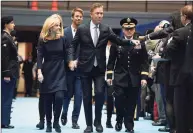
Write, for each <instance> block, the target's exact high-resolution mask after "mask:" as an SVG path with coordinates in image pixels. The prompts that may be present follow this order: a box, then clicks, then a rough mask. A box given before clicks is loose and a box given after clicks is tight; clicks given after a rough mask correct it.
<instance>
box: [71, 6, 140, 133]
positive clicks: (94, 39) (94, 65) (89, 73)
mask: <svg viewBox="0 0 193 133" xmlns="http://www.w3.org/2000/svg"><path fill="white" fill-rule="evenodd" d="M90 16H91V21H90V22H89V23H88V24H83V25H80V26H79V27H78V29H77V32H76V35H75V37H74V39H73V41H72V44H71V46H70V48H71V52H72V53H71V56H72V57H71V58H73V55H74V49H76V46H77V45H78V44H80V53H79V59H78V69H79V70H80V72H82V74H83V76H81V83H82V88H83V103H84V110H85V117H86V125H87V128H86V129H85V130H84V132H85V133H90V132H93V127H92V121H93V119H92V80H93V81H94V88H95V121H94V126H95V127H96V131H97V132H103V127H102V125H101V117H102V107H103V104H104V92H105V88H104V87H105V85H104V83H105V79H104V75H105V70H106V57H105V51H106V46H107V42H108V40H110V41H111V42H113V43H117V44H121V45H128V46H130V47H131V48H133V47H134V45H135V44H137V45H138V44H139V41H138V40H137V41H134V40H124V39H121V38H119V37H118V36H117V35H115V34H114V33H113V32H112V30H111V29H110V27H109V26H106V25H103V24H101V21H102V19H103V5H102V4H100V3H94V4H93V5H92V6H91V10H90ZM69 67H70V69H71V70H73V69H74V67H75V65H74V62H73V61H70V62H69Z"/></svg>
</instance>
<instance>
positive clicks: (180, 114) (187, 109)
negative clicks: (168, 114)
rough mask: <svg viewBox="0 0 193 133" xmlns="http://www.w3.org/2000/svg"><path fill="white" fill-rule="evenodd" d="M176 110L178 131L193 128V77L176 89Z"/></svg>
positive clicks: (183, 131) (181, 132) (184, 132)
mask: <svg viewBox="0 0 193 133" xmlns="http://www.w3.org/2000/svg"><path fill="white" fill-rule="evenodd" d="M174 112H175V116H176V130H177V133H189V130H190V129H192V130H193V77H189V78H187V79H186V80H185V82H184V84H182V85H180V86H177V87H176V88H175V89H174Z"/></svg>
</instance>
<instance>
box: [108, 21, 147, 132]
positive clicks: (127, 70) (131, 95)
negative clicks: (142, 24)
mask: <svg viewBox="0 0 193 133" xmlns="http://www.w3.org/2000/svg"><path fill="white" fill-rule="evenodd" d="M120 25H121V26H122V31H123V34H124V36H123V38H125V39H131V38H134V33H135V26H136V25H137V20H136V19H134V18H124V19H122V20H121V21H120ZM115 62H116V63H115ZM115 64H116V65H115ZM148 68H149V64H148V55H147V50H146V48H145V45H141V49H130V47H128V46H115V45H113V46H112V47H111V51H110V57H109V61H108V65H107V82H108V84H113V88H114V93H113V95H114V96H115V107H116V116H117V118H116V121H117V123H116V125H115V130H116V131H120V130H121V129H122V123H123V121H124V125H125V128H126V132H129V133H134V130H133V128H134V113H135V107H136V104H137V100H138V96H139V89H140V88H141V86H146V85H147V81H146V80H147V77H148ZM113 71H114V80H113V81H112V73H113Z"/></svg>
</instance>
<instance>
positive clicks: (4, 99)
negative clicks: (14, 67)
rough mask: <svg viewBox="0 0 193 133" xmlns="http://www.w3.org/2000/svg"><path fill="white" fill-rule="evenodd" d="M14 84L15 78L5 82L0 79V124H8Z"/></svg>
mask: <svg viewBox="0 0 193 133" xmlns="http://www.w3.org/2000/svg"><path fill="white" fill-rule="evenodd" d="M15 84H16V79H15V78H11V81H9V82H5V81H4V80H3V79H2V80H1V104H2V105H1V125H9V124H10V119H11V118H10V116H11V105H12V98H13V92H14V89H15Z"/></svg>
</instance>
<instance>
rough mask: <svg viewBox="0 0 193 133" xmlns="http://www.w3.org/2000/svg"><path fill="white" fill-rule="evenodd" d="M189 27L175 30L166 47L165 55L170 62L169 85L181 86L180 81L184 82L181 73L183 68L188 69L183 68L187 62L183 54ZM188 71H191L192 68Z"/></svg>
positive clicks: (189, 25)
mask: <svg viewBox="0 0 193 133" xmlns="http://www.w3.org/2000/svg"><path fill="white" fill-rule="evenodd" d="M190 27H191V24H188V25H187V26H185V27H182V28H180V29H177V30H175V31H174V32H173V35H172V40H171V41H170V42H169V43H168V44H167V46H166V50H165V55H166V57H167V58H168V59H170V60H171V67H170V81H169V83H170V85H179V84H181V81H183V80H184V79H183V78H184V76H183V74H182V73H183V71H184V70H183V67H184V68H185V67H188V66H184V61H185V60H187V59H186V57H185V53H186V49H187V43H188V36H189V32H190V31H189V30H190ZM190 47H191V46H190ZM190 61H191V58H190ZM190 70H192V68H191V69H190Z"/></svg>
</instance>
